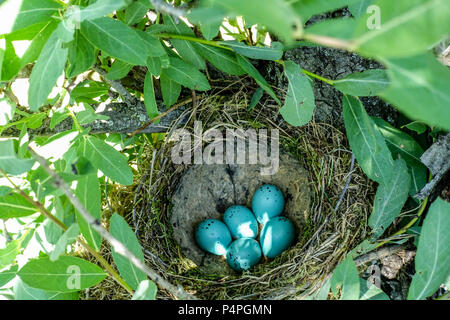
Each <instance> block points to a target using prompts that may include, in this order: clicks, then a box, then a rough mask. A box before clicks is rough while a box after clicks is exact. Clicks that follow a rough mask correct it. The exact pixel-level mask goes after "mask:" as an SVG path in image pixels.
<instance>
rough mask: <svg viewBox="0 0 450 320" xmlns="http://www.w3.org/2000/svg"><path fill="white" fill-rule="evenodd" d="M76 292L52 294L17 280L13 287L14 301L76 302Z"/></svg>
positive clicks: (77, 295) (77, 296)
mask: <svg viewBox="0 0 450 320" xmlns="http://www.w3.org/2000/svg"><path fill="white" fill-rule="evenodd" d="M78 298H79V293H78V291H74V292H64V293H63V292H53V291H44V290H41V289H36V288H32V287H30V286H29V285H27V284H25V283H24V282H23V281H22V280H20V279H17V281H16V284H15V285H14V299H15V300H78Z"/></svg>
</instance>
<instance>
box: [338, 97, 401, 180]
mask: <svg viewBox="0 0 450 320" xmlns="http://www.w3.org/2000/svg"><path fill="white" fill-rule="evenodd" d="M342 109H343V116H344V123H345V130H346V132H347V138H348V140H349V143H350V147H351V149H352V151H353V153H354V154H355V158H356V160H358V164H359V165H360V166H361V168H362V169H363V171H364V173H365V174H366V175H367V176H368V177H369V178H370V179H371V180H374V181H376V182H378V183H387V182H388V181H390V178H391V175H392V167H393V164H394V163H393V160H392V157H391V153H390V151H389V149H388V147H387V145H386V142H385V141H384V138H383V136H382V135H381V133H380V132H379V131H378V128H377V127H376V126H375V124H374V123H373V121H372V119H370V117H369V116H368V115H367V112H366V110H365V109H364V107H363V105H362V103H361V101H360V100H359V99H358V98H356V97H352V96H347V95H344V96H343V104H342Z"/></svg>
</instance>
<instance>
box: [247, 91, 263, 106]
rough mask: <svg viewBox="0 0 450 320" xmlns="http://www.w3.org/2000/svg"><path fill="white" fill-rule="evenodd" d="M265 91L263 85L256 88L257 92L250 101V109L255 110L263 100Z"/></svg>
mask: <svg viewBox="0 0 450 320" xmlns="http://www.w3.org/2000/svg"><path fill="white" fill-rule="evenodd" d="M263 93H264V91H263V89H262V88H261V87H258V89H256V91H255V93H254V94H253V96H252V100H251V101H250V104H249V105H248V110H253V109H254V108H255V107H256V105H257V104H258V102H259V101H260V100H261V98H262V96H263Z"/></svg>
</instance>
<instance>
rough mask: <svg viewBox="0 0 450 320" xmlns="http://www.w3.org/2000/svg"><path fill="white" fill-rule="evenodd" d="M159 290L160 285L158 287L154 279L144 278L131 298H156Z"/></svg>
mask: <svg viewBox="0 0 450 320" xmlns="http://www.w3.org/2000/svg"><path fill="white" fill-rule="evenodd" d="M157 292H158V287H156V284H155V283H154V282H153V281H150V280H144V281H141V283H139V286H138V287H137V289H136V292H135V293H134V294H133V297H132V298H131V300H156V293H157Z"/></svg>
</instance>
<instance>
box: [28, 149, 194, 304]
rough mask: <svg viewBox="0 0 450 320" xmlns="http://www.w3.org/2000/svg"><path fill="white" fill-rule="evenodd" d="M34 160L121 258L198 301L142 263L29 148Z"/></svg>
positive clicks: (160, 283) (182, 296) (181, 295)
mask: <svg viewBox="0 0 450 320" xmlns="http://www.w3.org/2000/svg"><path fill="white" fill-rule="evenodd" d="M28 149H29V150H30V152H31V154H32V156H33V158H35V159H36V160H37V161H38V162H39V164H40V165H41V166H42V168H43V169H44V170H45V171H46V172H47V173H48V174H49V175H50V176H51V177H52V178H53V179H54V184H55V185H56V187H58V188H59V189H60V190H62V191H63V192H64V194H65V195H66V196H67V198H68V199H69V201H70V202H71V203H72V204H73V206H74V207H75V208H76V209H77V210H78V212H79V213H80V214H81V216H82V217H83V218H84V219H85V220H86V221H87V223H88V224H89V225H90V226H91V227H92V228H93V229H94V230H95V231H97V232H98V233H99V234H100V235H101V236H102V237H103V238H104V239H105V240H106V241H108V242H109V244H110V245H111V247H112V248H113V250H114V251H115V252H116V253H118V254H120V255H121V256H123V257H125V258H126V259H128V260H129V261H130V262H131V263H132V264H133V265H134V266H136V267H137V268H138V269H139V270H141V271H142V272H144V273H145V274H147V276H149V277H150V279H152V280H153V281H154V282H155V283H156V284H157V285H158V286H159V287H160V288H161V289H163V290H167V291H168V292H170V293H172V294H173V295H174V296H175V297H178V298H180V299H187V300H192V299H197V298H196V297H195V296H193V295H191V294H189V293H187V292H186V291H184V289H183V288H182V287H181V286H178V287H175V286H174V285H173V284H171V283H170V282H168V281H166V280H165V279H164V278H162V277H161V276H160V275H159V274H158V273H157V272H156V271H154V270H152V269H150V268H149V267H148V266H147V265H146V264H145V263H144V262H143V261H141V260H140V259H139V258H138V257H136V256H135V255H134V253H133V252H131V251H130V250H129V249H128V248H127V247H126V246H125V245H124V244H123V243H122V242H120V241H119V240H117V239H116V238H115V237H114V236H113V235H112V234H111V233H109V232H108V231H107V230H106V229H105V228H104V227H103V226H102V225H101V223H100V221H99V220H98V219H95V218H94V217H93V216H92V215H91V214H90V213H89V212H88V211H87V210H86V208H85V207H84V206H83V204H82V203H81V202H80V200H78V198H77V197H76V196H75V194H74V193H73V191H72V190H71V189H70V187H69V186H68V185H67V183H66V182H65V181H64V180H63V179H62V178H61V177H60V176H59V175H58V174H57V173H56V172H54V171H53V170H52V169H51V168H50V167H49V165H48V164H47V161H46V160H45V159H44V158H42V157H41V156H40V155H38V154H37V153H36V152H35V151H34V150H33V149H32V148H31V147H28Z"/></svg>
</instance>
